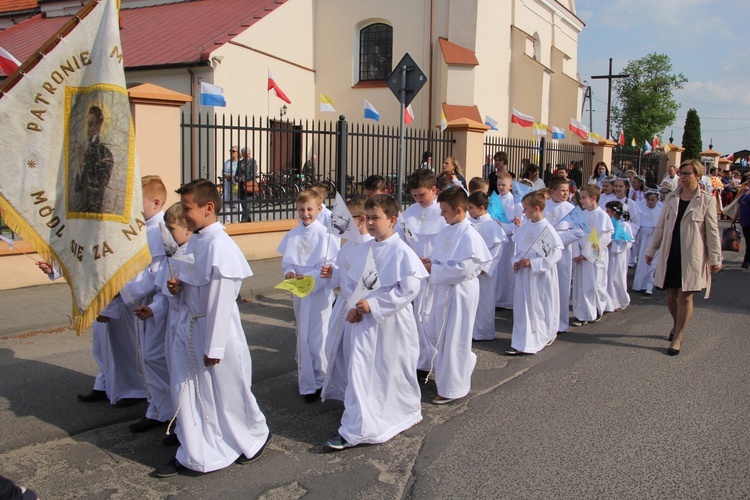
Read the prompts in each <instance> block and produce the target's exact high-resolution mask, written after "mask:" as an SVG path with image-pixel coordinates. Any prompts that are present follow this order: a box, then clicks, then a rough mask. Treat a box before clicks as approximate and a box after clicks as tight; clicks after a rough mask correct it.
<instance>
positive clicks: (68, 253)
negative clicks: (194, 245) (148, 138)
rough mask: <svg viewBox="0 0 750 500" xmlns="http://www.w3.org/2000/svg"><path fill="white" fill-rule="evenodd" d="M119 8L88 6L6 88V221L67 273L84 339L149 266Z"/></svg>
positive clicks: (108, 0)
mask: <svg viewBox="0 0 750 500" xmlns="http://www.w3.org/2000/svg"><path fill="white" fill-rule="evenodd" d="M117 4H118V2H117V0H101V1H100V2H87V4H86V6H85V7H83V8H82V9H81V10H80V11H79V12H78V14H77V15H76V16H77V19H78V20H79V21H78V22H77V23H76V24H73V23H71V24H70V25H69V26H67V27H66V28H65V29H64V30H63V31H61V32H59V33H56V34H55V35H54V37H53V38H51V39H50V40H49V41H48V42H47V43H45V44H44V45H43V46H42V47H45V49H43V51H44V52H45V53H44V54H40V55H37V54H36V53H35V54H34V56H33V62H32V63H31V64H30V66H29V68H28V69H27V71H26V72H25V73H24V74H19V73H16V74H15V76H10V77H9V78H7V79H6V80H5V81H4V82H3V84H2V86H1V87H0V90H2V92H0V96H1V97H0V117H2V118H0V120H2V124H3V133H2V134H1V135H0V148H2V151H3V155H2V158H0V171H2V172H5V175H4V176H3V181H2V183H0V212H2V214H3V221H4V222H6V223H7V224H8V225H9V226H10V227H11V229H12V230H13V231H14V232H16V233H18V234H20V235H21V237H22V238H23V239H24V240H25V241H26V242H28V243H29V244H30V245H31V246H32V247H33V248H34V250H35V251H36V252H37V253H39V254H40V255H41V256H42V258H44V259H45V260H47V261H49V262H50V263H52V265H53V266H55V267H56V268H58V269H60V270H61V271H62V273H63V275H64V276H65V278H66V280H67V282H68V285H69V286H70V287H71V298H72V309H73V323H74V325H75V328H76V330H77V331H78V332H79V333H82V332H83V331H84V330H85V329H86V328H87V327H88V326H89V325H90V324H91V322H92V321H93V320H94V319H95V318H96V317H97V316H98V315H99V313H100V311H101V310H102V309H103V308H104V307H105V306H106V305H107V304H108V303H109V302H110V301H111V300H112V298H113V297H114V296H115V294H117V293H118V292H119V291H120V289H121V288H122V287H123V285H125V284H126V283H127V282H128V281H129V280H130V279H131V278H133V277H134V276H135V275H137V274H138V273H139V272H140V271H142V270H143V269H145V268H146V266H147V265H148V264H149V262H150V261H151V256H150V254H149V250H148V246H147V241H146V222H145V220H144V217H143V215H142V213H141V212H142V211H143V201H142V195H141V174H140V168H139V165H138V160H137V155H136V151H135V134H134V130H133V122H132V119H131V115H130V101H129V98H128V91H127V89H126V85H125V74H124V71H123V60H122V44H121V43H120V26H119V22H118V9H117ZM42 55H43V57H41V56H42ZM61 66H64V67H66V68H73V69H72V70H69V71H65V75H64V77H60V79H61V81H60V82H57V83H56V84H55V86H54V88H53V89H52V90H50V89H46V88H45V87H48V86H49V85H48V84H47V83H46V82H48V81H49V80H50V75H51V74H53V75H57V74H58V73H59V74H62V73H61V72H60V71H61V70H60V67H61ZM55 78H57V77H55Z"/></svg>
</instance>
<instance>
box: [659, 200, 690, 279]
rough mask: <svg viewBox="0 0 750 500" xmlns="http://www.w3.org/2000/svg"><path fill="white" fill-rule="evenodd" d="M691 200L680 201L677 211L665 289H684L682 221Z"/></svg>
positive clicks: (665, 277)
mask: <svg viewBox="0 0 750 500" xmlns="http://www.w3.org/2000/svg"><path fill="white" fill-rule="evenodd" d="M689 204H690V200H680V206H679V207H678V209H677V218H676V219H675V221H674V229H673V230H672V244H671V245H669V256H668V257H667V272H666V274H665V275H664V287H663V289H667V288H682V250H681V248H680V221H682V216H683V215H685V210H687V207H688V205H689Z"/></svg>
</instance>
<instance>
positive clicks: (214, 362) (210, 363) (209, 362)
mask: <svg viewBox="0 0 750 500" xmlns="http://www.w3.org/2000/svg"><path fill="white" fill-rule="evenodd" d="M219 363H221V360H220V359H216V358H209V357H208V356H206V355H205V354H204V355H203V365H204V366H205V367H206V368H209V367H211V366H214V365H218V364H219Z"/></svg>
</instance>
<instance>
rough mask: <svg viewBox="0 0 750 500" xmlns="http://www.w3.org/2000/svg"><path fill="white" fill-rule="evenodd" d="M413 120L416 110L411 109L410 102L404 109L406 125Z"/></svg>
mask: <svg viewBox="0 0 750 500" xmlns="http://www.w3.org/2000/svg"><path fill="white" fill-rule="evenodd" d="M413 121H414V110H413V109H411V104H409V105H408V106H407V107H406V108H405V109H404V125H409V124H410V123H411V122H413Z"/></svg>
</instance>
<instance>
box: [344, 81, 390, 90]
mask: <svg viewBox="0 0 750 500" xmlns="http://www.w3.org/2000/svg"><path fill="white" fill-rule="evenodd" d="M387 86H388V82H387V81H386V80H366V81H363V82H357V83H356V84H354V85H352V88H353V89H374V88H382V87H387Z"/></svg>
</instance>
